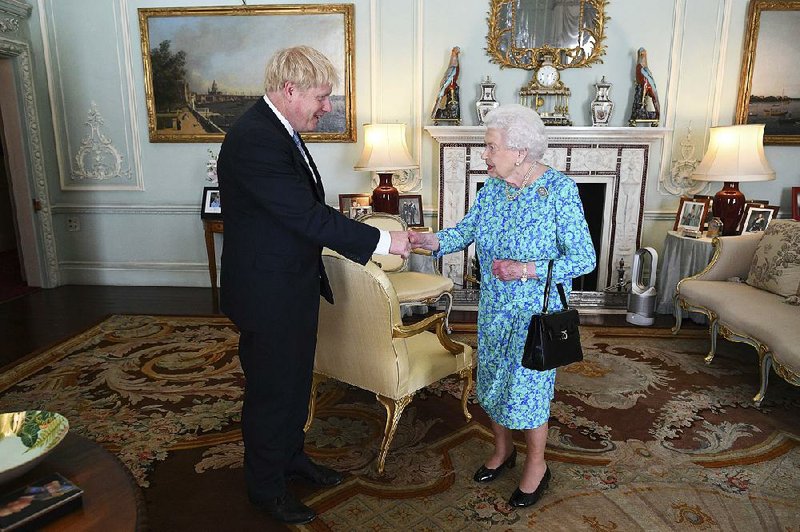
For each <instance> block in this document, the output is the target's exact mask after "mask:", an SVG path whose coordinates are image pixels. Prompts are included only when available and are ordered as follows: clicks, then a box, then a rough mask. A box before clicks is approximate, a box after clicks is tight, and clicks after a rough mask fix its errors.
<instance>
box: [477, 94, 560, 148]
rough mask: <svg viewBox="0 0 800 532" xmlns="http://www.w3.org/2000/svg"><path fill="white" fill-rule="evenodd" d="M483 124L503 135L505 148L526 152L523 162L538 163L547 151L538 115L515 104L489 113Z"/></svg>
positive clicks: (545, 137) (503, 106) (542, 127)
mask: <svg viewBox="0 0 800 532" xmlns="http://www.w3.org/2000/svg"><path fill="white" fill-rule="evenodd" d="M484 123H485V124H486V127H487V128H493V129H496V130H498V131H500V133H501V134H502V135H503V138H504V139H505V142H506V148H509V149H512V150H524V149H527V150H528V154H527V155H526V156H525V160H526V161H529V162H538V161H540V160H541V159H542V156H543V155H544V151H545V150H546V149H547V133H546V132H545V125H544V122H542V119H541V118H539V114H538V113H537V112H536V111H534V110H533V109H531V108H530V107H525V106H524V105H520V104H517V103H510V104H505V105H501V106H499V107H497V108H496V109H493V110H492V111H490V112H489V113H488V114H487V115H486V118H485V119H484Z"/></svg>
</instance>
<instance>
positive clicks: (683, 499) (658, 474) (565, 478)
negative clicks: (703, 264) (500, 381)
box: [0, 316, 800, 531]
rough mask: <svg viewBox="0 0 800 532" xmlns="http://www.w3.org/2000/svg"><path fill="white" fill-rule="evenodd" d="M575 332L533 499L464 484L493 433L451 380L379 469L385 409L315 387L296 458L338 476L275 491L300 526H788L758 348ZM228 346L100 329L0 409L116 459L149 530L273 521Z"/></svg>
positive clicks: (1, 386)
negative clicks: (545, 475) (544, 473)
mask: <svg viewBox="0 0 800 532" xmlns="http://www.w3.org/2000/svg"><path fill="white" fill-rule="evenodd" d="M583 335H584V337H583V345H584V351H585V354H586V359H585V360H584V361H583V362H581V363H579V364H574V365H572V366H570V367H568V368H565V369H563V370H560V371H559V374H558V378H557V383H556V396H555V400H554V402H553V405H552V417H551V421H550V434H549V439H548V450H547V458H548V463H549V465H550V468H551V471H552V473H553V481H552V482H551V484H550V489H549V490H548V491H547V493H546V495H545V496H544V497H543V499H542V500H541V501H540V502H539V503H538V504H537V505H535V506H533V507H532V508H529V509H523V510H514V509H512V508H510V507H509V506H508V505H507V504H506V500H507V499H508V497H509V496H510V494H511V492H512V491H513V490H514V488H515V487H516V485H517V482H518V479H519V474H520V471H521V467H520V465H519V464H521V459H522V458H524V457H523V456H520V461H518V465H517V467H516V468H515V469H513V470H511V471H509V472H508V473H507V474H505V475H503V476H502V477H500V478H499V479H498V480H497V481H495V482H494V483H491V484H488V485H479V484H476V483H474V482H473V481H472V480H471V478H472V473H473V472H474V470H475V469H476V468H477V467H478V466H480V465H481V464H482V463H483V460H484V459H485V458H486V457H487V456H488V455H489V453H490V452H491V433H490V431H489V430H488V428H487V427H488V420H487V418H486V416H485V414H483V412H482V410H481V409H480V407H479V406H478V405H477V404H475V403H474V401H473V403H472V404H471V405H470V410H471V412H472V414H473V415H474V416H475V417H474V419H473V421H472V422H470V423H465V422H464V419H463V417H462V416H461V413H460V406H459V401H458V399H457V398H458V397H459V394H460V384H459V381H457V380H455V379H453V380H446V381H442V382H441V383H439V384H438V385H435V386H432V387H430V388H428V389H427V390H424V391H423V392H421V393H420V394H418V396H417V397H416V398H415V399H414V401H412V403H411V405H410V406H409V407H408V408H407V409H406V411H405V413H404V414H403V417H402V419H401V422H400V427H399V429H398V432H397V435H396V436H395V439H394V442H393V444H392V448H391V449H390V452H389V455H388V457H387V461H386V472H385V474H384V475H383V476H379V475H378V474H377V472H376V470H375V463H374V460H375V457H376V455H377V452H378V445H379V442H380V439H381V437H382V433H383V426H384V422H385V411H384V409H383V407H381V406H380V405H379V404H378V403H377V401H376V400H375V398H374V396H373V395H371V394H369V393H367V392H364V391H361V390H357V389H355V388H352V387H348V386H345V385H342V384H339V383H336V382H328V383H325V384H324V385H323V387H322V393H321V396H320V398H319V400H318V406H317V416H316V418H315V420H314V423H313V424H312V426H311V429H310V430H309V433H308V435H307V439H306V441H307V450H308V452H309V454H310V455H312V456H313V457H314V458H315V459H316V460H318V461H320V462H322V463H325V464H327V465H329V466H331V467H335V468H337V469H339V470H341V471H345V472H347V477H346V480H345V482H344V483H343V484H341V485H340V486H338V487H336V488H334V489H332V490H319V491H313V490H312V489H311V488H309V487H307V486H305V485H302V484H291V485H290V487H291V489H292V490H293V491H295V492H296V493H297V494H298V495H299V496H301V497H302V498H303V500H304V501H305V502H306V503H307V504H309V505H311V506H312V507H313V508H315V509H316V510H317V511H318V513H319V517H318V518H317V519H316V520H315V521H313V522H312V523H310V524H309V525H306V527H305V528H306V529H308V530H462V529H463V530H481V529H489V528H495V527H497V528H499V529H501V530H516V529H528V528H538V527H548V528H555V529H568V530H603V531H606V530H609V531H610V530H689V529H691V530H748V531H749V530H782V531H797V530H800V526H799V525H798V523H800V502H799V501H800V423H798V421H799V420H800V389H798V388H796V387H792V386H790V385H788V384H786V383H785V382H784V381H783V380H782V379H780V378H779V377H776V376H774V375H773V378H772V382H771V384H770V387H769V390H768V393H767V397H766V399H765V400H764V402H763V403H762V404H761V407H760V408H755V407H754V406H753V402H752V397H753V395H755V393H756V391H757V382H758V373H757V369H756V355H755V353H754V352H753V351H752V350H751V349H750V348H748V347H747V346H744V345H740V344H731V343H728V342H720V346H719V349H718V354H717V356H716V357H715V359H714V361H713V363H712V365H711V366H707V365H705V363H704V362H703V356H704V355H705V353H706V350H707V348H708V340H707V338H706V333H705V332H704V331H699V330H689V331H684V332H682V333H681V334H680V335H678V336H673V335H671V334H670V332H669V330H666V329H649V328H629V327H619V328H613V327H584V330H583ZM237 338H238V336H237V333H236V330H235V328H234V327H233V326H232V325H231V324H230V322H228V321H227V320H226V319H224V318H187V317H160V316H112V317H110V318H109V319H107V320H106V321H104V322H103V323H101V324H99V325H97V326H96V327H93V328H91V329H90V330H88V331H86V332H84V333H82V334H80V335H78V336H76V337H74V338H72V339H70V340H68V341H66V342H64V343H62V344H60V345H58V346H56V347H54V348H52V349H49V350H48V351H46V352H44V353H42V354H40V355H38V356H36V357H33V358H30V359H27V360H26V361H24V362H22V363H21V364H19V365H17V366H15V367H14V368H12V369H11V370H9V371H6V372H5V373H3V374H2V375H0V392H2V395H1V396H0V411H15V410H24V409H31V408H39V409H47V410H52V411H56V412H59V413H62V414H64V415H65V416H66V417H67V418H68V419H69V421H70V430H74V431H76V432H78V433H80V434H82V435H84V436H87V437H89V438H92V439H94V440H96V441H98V442H100V443H101V444H102V445H104V446H105V447H106V448H108V449H109V450H111V451H112V452H115V453H116V454H117V455H118V456H119V457H120V459H121V460H122V461H123V462H124V463H125V464H126V465H127V466H128V468H129V469H130V470H131V472H132V474H133V475H134V477H135V478H136V480H137V482H138V483H139V485H140V486H142V488H143V490H144V494H145V499H146V501H147V504H148V507H147V514H148V522H149V524H150V526H151V527H152V529H153V530H193V529H195V530H196V529H200V528H208V527H212V528H216V527H219V526H224V527H225V529H227V530H245V529H254V528H259V529H265V528H278V527H277V526H276V525H275V524H274V523H272V522H271V521H270V520H269V519H268V518H267V517H265V516H263V515H261V514H259V513H258V510H256V509H254V508H252V507H251V506H250V505H249V504H248V503H247V501H246V496H245V493H244V479H243V473H242V446H241V437H240V433H239V409H240V407H241V390H242V384H243V376H242V374H241V370H240V367H239V363H238V359H237V357H236V344H237ZM458 339H460V340H462V341H467V342H470V343H472V344H473V345H474V343H475V337H474V335H460V337H459V338H458ZM517 437H518V439H517V440H516V441H517V446H518V450H519V451H520V453H521V454H524V451H525V445H524V442H523V440H522V438H521V434H518V435H517Z"/></svg>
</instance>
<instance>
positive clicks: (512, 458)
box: [472, 447, 517, 482]
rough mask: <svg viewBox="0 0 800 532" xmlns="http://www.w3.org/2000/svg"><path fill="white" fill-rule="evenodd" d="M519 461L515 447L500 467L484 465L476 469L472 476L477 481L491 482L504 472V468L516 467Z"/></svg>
mask: <svg viewBox="0 0 800 532" xmlns="http://www.w3.org/2000/svg"><path fill="white" fill-rule="evenodd" d="M516 463H517V448H516V447H514V450H513V451H511V454H510V455H509V456H508V458H506V461H505V462H503V463H502V464H500V467H497V468H495V469H489V468H488V467H486V466H485V465H482V466H480V467H479V468H478V470H477V471H475V474H474V475H473V476H472V480H474V481H475V482H491V481H492V480H494V479H496V478H497V477H499V476H500V473H502V472H503V469H506V468H507V469H511V468H512V467H514V464H516Z"/></svg>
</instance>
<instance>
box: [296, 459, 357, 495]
mask: <svg viewBox="0 0 800 532" xmlns="http://www.w3.org/2000/svg"><path fill="white" fill-rule="evenodd" d="M287 476H288V477H289V478H291V479H294V478H299V479H302V480H305V481H306V482H308V483H310V484H314V485H315V486H320V487H323V488H330V487H333V486H338V485H339V484H341V483H342V481H343V480H344V476H343V475H342V474H341V473H339V472H338V471H334V470H333V469H331V468H330V467H325V466H323V465H319V464H315V463H314V462H312V461H311V460H309V461H308V462H307V463H305V464H303V466H302V467H301V468H300V469H295V470H294V471H290V472H289V474H288V475H287Z"/></svg>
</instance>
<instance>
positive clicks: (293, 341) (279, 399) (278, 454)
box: [239, 296, 319, 503]
mask: <svg viewBox="0 0 800 532" xmlns="http://www.w3.org/2000/svg"><path fill="white" fill-rule="evenodd" d="M318 301H319V298H318V296H317V300H316V301H315V304H314V305H310V306H307V307H305V310H304V312H303V313H302V315H300V316H297V315H295V316H293V319H292V327H291V328H290V329H289V330H287V329H286V328H283V327H281V326H280V322H284V319H281V318H279V319H278V320H276V321H277V322H278V323H272V324H266V325H265V328H264V329H263V330H259V331H244V330H243V331H240V336H239V360H240V361H241V364H242V370H243V371H244V376H245V388H244V404H243V406H242V439H243V441H244V468H245V482H246V484H247V491H248V496H249V497H250V500H251V501H253V502H255V503H262V502H265V501H266V500H268V499H271V498H274V497H278V496H280V495H282V494H283V493H284V492H285V491H286V478H285V477H286V473H287V471H288V472H291V471H292V470H296V469H297V468H298V467H301V465H302V464H303V463H306V462H307V460H308V458H307V457H306V456H305V453H304V452H303V444H304V442H305V433H304V432H303V427H304V425H305V422H306V419H307V417H308V400H309V396H310V393H311V381H312V377H313V371H314V353H315V350H316V344H317V324H318V319H319V303H318ZM293 314H294V313H293ZM284 323H285V322H284Z"/></svg>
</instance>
